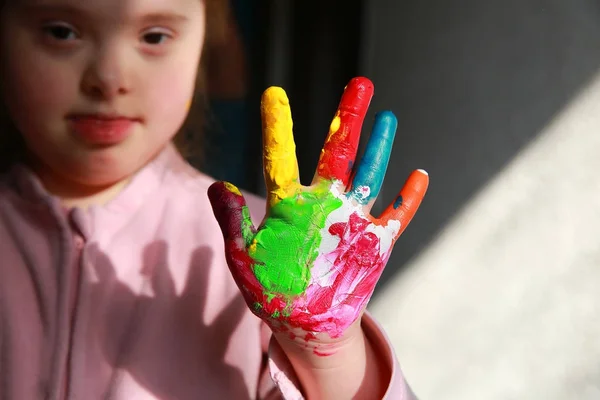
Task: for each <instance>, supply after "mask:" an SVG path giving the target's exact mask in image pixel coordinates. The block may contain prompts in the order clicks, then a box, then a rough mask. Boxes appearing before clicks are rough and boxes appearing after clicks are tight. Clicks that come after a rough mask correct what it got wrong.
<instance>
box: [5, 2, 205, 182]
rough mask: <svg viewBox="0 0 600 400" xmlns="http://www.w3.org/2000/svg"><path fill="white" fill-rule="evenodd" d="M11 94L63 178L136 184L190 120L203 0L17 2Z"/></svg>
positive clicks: (31, 139)
mask: <svg viewBox="0 0 600 400" xmlns="http://www.w3.org/2000/svg"><path fill="white" fill-rule="evenodd" d="M7 4H8V5H7V7H6V8H5V11H3V12H2V16H1V17H2V18H1V21H0V23H1V26H0V51H1V54H0V56H1V60H2V62H1V63H0V68H2V70H1V75H0V76H2V79H3V82H2V83H3V86H4V98H5V100H6V103H7V106H8V108H9V112H10V115H11V117H12V119H13V120H14V123H15V125H16V126H17V128H19V130H20V132H21V133H22V135H23V136H24V138H25V140H26V142H27V144H28V148H29V150H30V152H31V153H32V155H33V156H34V158H35V159H36V161H37V162H39V163H40V165H41V166H42V167H43V168H44V169H45V170H47V171H51V173H52V174H53V175H55V178H54V179H56V178H59V179H62V180H65V181H68V182H71V183H73V184H77V185H82V184H83V185H94V186H101V185H102V186H104V185H110V184H113V183H116V182H118V181H121V180H123V179H126V178H128V177H129V176H130V175H131V174H132V173H134V172H135V171H136V170H138V169H139V168H140V167H142V166H143V165H144V164H145V163H146V162H147V161H148V160H150V159H151V158H152V157H153V156H154V155H156V154H157V152H158V151H160V150H161V149H162V148H163V147H164V145H165V144H166V143H168V141H169V140H171V139H172V137H173V136H174V135H175V133H176V132H177V131H178V130H179V128H180V127H181V125H182V123H183V122H184V120H185V117H186V115H187V111H188V104H189V101H190V99H191V98H192V96H193V91H194V86H195V82H196V73H197V69H198V63H199V58H200V53H201V51H202V44H203V41H204V27H205V16H204V3H203V1H201V0H93V1H92V0H90V1H87V0H86V1H82V0H8V2H7Z"/></svg>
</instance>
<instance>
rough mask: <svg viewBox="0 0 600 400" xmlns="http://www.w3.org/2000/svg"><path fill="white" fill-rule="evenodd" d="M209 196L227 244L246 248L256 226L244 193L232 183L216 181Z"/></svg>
mask: <svg viewBox="0 0 600 400" xmlns="http://www.w3.org/2000/svg"><path fill="white" fill-rule="evenodd" d="M208 198H209V200H210V204H211V206H212V209H213V213H214V215H215V218H216V219H217V222H218V223H219V226H220V227H221V233H222V234H223V238H224V239H225V246H227V247H231V246H234V247H236V248H239V247H244V248H246V247H247V246H248V245H249V243H250V241H251V240H252V237H253V236H254V232H255V228H254V224H253V223H252V219H251V217H250V211H249V210H248V206H246V201H245V200H244V196H242V193H241V192H240V191H239V190H238V188H237V187H235V186H234V185H232V184H231V183H228V182H215V183H213V184H212V185H211V186H210V187H209V188H208Z"/></svg>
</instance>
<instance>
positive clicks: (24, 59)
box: [3, 51, 77, 125]
mask: <svg viewBox="0 0 600 400" xmlns="http://www.w3.org/2000/svg"><path fill="white" fill-rule="evenodd" d="M13 53H14V52H13ZM9 57H10V58H8V60H9V62H8V63H6V64H5V66H4V69H3V79H4V80H5V97H6V100H7V104H8V105H9V107H10V109H11V114H12V115H13V118H14V119H15V120H16V122H17V125H37V123H38V122H41V121H44V120H45V121H47V119H48V117H49V116H52V117H54V118H56V117H57V116H58V117H61V116H62V115H63V114H64V113H66V112H67V111H68V106H69V104H72V102H73V99H74V97H75V95H76V92H77V90H76V89H77V85H76V79H75V78H73V77H75V76H77V72H76V71H73V70H71V68H69V66H67V65H63V64H60V65H57V64H56V63H55V62H51V61H49V60H46V59H40V58H39V57H35V55H34V53H33V52H26V51H21V52H20V54H19V55H18V57H17V56H16V55H15V54H13V55H12V56H10V55H9Z"/></svg>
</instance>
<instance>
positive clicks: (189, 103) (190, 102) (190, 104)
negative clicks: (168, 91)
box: [185, 99, 192, 111]
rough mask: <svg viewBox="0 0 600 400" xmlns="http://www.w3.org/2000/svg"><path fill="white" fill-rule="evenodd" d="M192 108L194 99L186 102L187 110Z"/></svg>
mask: <svg viewBox="0 0 600 400" xmlns="http://www.w3.org/2000/svg"><path fill="white" fill-rule="evenodd" d="M190 108H192V99H190V100H188V101H187V103H185V111H190Z"/></svg>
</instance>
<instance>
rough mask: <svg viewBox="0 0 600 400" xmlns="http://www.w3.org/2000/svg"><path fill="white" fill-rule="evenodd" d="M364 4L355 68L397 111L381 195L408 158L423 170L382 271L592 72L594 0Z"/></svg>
mask: <svg viewBox="0 0 600 400" xmlns="http://www.w3.org/2000/svg"><path fill="white" fill-rule="evenodd" d="M367 3H368V6H367V7H368V11H367V13H366V15H365V20H366V34H365V35H366V38H367V39H366V41H365V46H364V49H363V66H362V71H361V73H363V74H364V75H366V76H368V77H370V78H371V79H372V80H373V81H374V83H375V97H374V100H373V103H372V106H371V110H372V112H374V111H377V110H381V109H392V110H393V111H394V112H395V113H396V115H397V117H398V121H399V123H398V134H397V139H396V143H395V149H394V153H393V156H392V161H391V163H390V167H389V172H388V174H387V175H386V185H385V187H384V190H383V201H385V202H387V201H391V199H393V197H394V195H395V193H396V191H397V190H398V188H399V187H400V185H401V183H403V181H404V179H405V178H406V177H407V176H408V174H409V173H410V171H411V170H412V169H415V168H424V169H426V170H427V171H428V172H429V173H430V175H431V186H430V190H429V193H428V194H427V197H426V199H425V201H424V203H423V205H422V209H421V211H420V212H419V214H418V215H417V217H416V218H415V219H414V223H413V224H411V226H410V227H409V228H408V231H407V234H406V235H405V236H404V237H403V238H402V239H401V240H400V241H399V242H398V243H397V245H396V248H395V251H394V255H393V258H392V261H391V262H390V264H389V266H388V268H387V271H386V275H384V280H385V279H387V278H389V277H390V276H392V275H394V274H396V273H397V272H399V271H400V270H401V269H402V266H403V265H404V264H405V263H406V262H407V261H408V260H409V259H410V258H411V257H413V256H414V255H415V254H416V253H417V252H418V251H419V250H421V249H423V247H424V246H426V245H427V244H428V242H430V241H431V240H432V238H433V237H435V235H436V234H437V233H438V232H439V231H440V230H441V229H442V228H443V227H444V225H445V223H446V222H448V220H449V219H450V218H452V216H453V215H454V214H455V213H456V212H457V211H458V210H460V209H461V207H462V206H463V204H464V203H465V201H467V200H468V199H469V198H471V197H472V196H473V195H474V193H476V192H477V191H478V190H479V189H480V188H481V187H482V186H483V185H485V184H486V182H488V181H489V180H490V179H491V178H492V177H494V176H495V174H497V173H498V172H499V171H501V170H502V168H503V167H504V166H506V164H507V163H508V162H509V161H510V160H511V159H512V158H513V157H514V156H515V155H516V154H517V153H518V152H519V151H520V150H521V149H522V148H523V147H524V146H526V145H527V144H528V143H529V142H530V141H531V140H532V139H533V138H535V137H536V135H537V134H538V133H539V132H540V130H541V129H542V128H543V127H544V126H545V125H546V124H547V123H548V122H549V121H550V120H551V119H552V118H553V116H554V115H555V114H556V113H557V112H559V111H560V110H561V109H562V108H563V107H564V106H565V105H566V104H567V103H568V102H569V101H570V99H571V98H572V97H573V96H574V95H575V94H576V93H577V92H578V91H579V90H581V89H582V88H583V87H585V85H586V84H587V83H588V82H589V80H590V79H591V77H592V76H593V74H595V73H596V72H597V71H598V68H599V67H600V2H598V1H596V0H569V1H563V0H545V1H544V0H537V1H536V0H486V1H479V0H461V1H454V2H449V1H443V0H440V1H395V0H369V1H368V2H367ZM599 134H600V132H599ZM599 157H600V155H599ZM551 189H552V188H549V192H548V196H549V197H552V191H551ZM457 250H459V249H457ZM465 250H467V249H465Z"/></svg>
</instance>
